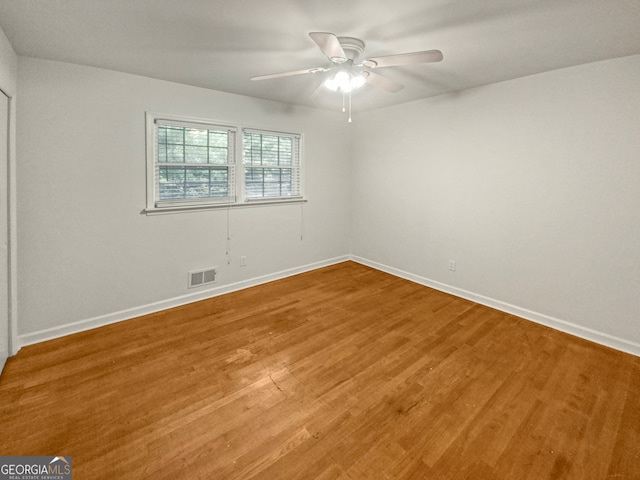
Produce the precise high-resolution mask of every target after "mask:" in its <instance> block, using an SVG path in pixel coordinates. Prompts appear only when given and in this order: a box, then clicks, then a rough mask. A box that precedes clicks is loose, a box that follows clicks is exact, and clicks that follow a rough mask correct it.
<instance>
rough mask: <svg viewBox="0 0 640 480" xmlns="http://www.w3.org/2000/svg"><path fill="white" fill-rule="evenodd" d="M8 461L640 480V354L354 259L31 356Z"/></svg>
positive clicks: (242, 471) (20, 377)
mask: <svg viewBox="0 0 640 480" xmlns="http://www.w3.org/2000/svg"><path fill="white" fill-rule="evenodd" d="M0 425H1V433H0V454H1V455H70V456H72V457H73V466H74V479H76V480H80V479H107V478H109V479H111V478H119V479H146V478H153V479H183V478H184V479H187V478H188V479H194V478H203V479H204V478H206V479H225V480H233V479H238V480H247V479H270V480H272V479H287V480H294V479H301V480H302V479H304V480H309V479H439V480H447V479H456V480H460V479H474V480H478V479H517V480H521V479H535V480H538V479H576V480H577V479H579V480H589V479H593V480H602V479H616V480H621V479H639V478H640V358H637V357H634V356H631V355H627V354H624V353H621V352H617V351H614V350H611V349H608V348H605V347H602V346H598V345H595V344H593V343H590V342H587V341H584V340H580V339H578V338H575V337H571V336H569V335H566V334H563V333H560V332H557V331H554V330H551V329H548V328H546V327H542V326H539V325H536V324H534V323H531V322H528V321H526V320H522V319H519V318H517V317H514V316H511V315H508V314H505V313H501V312H498V311H496V310H492V309H490V308H487V307H483V306H480V305H477V304H474V303H472V302H469V301H466V300H463V299H459V298H456V297H453V296H450V295H447V294H444V293H441V292H438V291H435V290H432V289H429V288H426V287H423V286H420V285H416V284H414V283H411V282H408V281H405V280H402V279H398V278H395V277H393V276H391V275H387V274H384V273H382V272H378V271H375V270H373V269H370V268H367V267H364V266H362V265H358V264H355V263H352V262H345V263H341V264H338V265H334V266H331V267H327V268H323V269H320V270H316V271H313V272H309V273H305V274H302V275H297V276H294V277H290V278H287V279H284V280H280V281H276V282H272V283H269V284H265V285H261V286H258V287H254V288H250V289H247V290H243V291H240V292H236V293H231V294H228V295H224V296H220V297H216V298H213V299H210V300H206V301H202V302H198V303H194V304H191V305H187V306H184V307H180V308H175V309H172V310H168V311H165V312H161V313H157V314H153V315H148V316H145V317H141V318H138V319H134V320H129V321H126V322H122V323H118V324H114V325H110V326H106V327H102V328H99V329H95V330H91V331H87V332H83V333H79V334H75V335H71V336H68V337H65V338H61V339H57V340H52V341H49V342H44V343H40V344H37V345H32V346H29V347H25V348H24V349H22V350H21V351H20V352H19V354H18V355H17V356H15V357H13V358H11V359H10V360H9V362H8V363H7V366H6V367H5V373H4V374H3V375H2V377H1V378H0Z"/></svg>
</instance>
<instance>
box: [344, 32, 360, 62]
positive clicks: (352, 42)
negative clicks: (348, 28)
mask: <svg viewBox="0 0 640 480" xmlns="http://www.w3.org/2000/svg"><path fill="white" fill-rule="evenodd" d="M338 41H339V42H340V46H341V47H342V50H344V53H345V55H346V56H347V61H349V60H350V61H351V62H352V63H357V62H358V60H359V59H360V57H361V56H362V54H363V53H364V42H363V41H362V40H360V39H359V38H354V37H338Z"/></svg>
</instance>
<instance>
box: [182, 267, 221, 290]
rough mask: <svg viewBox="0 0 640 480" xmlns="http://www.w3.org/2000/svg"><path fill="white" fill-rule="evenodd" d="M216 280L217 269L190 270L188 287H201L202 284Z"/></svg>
mask: <svg viewBox="0 0 640 480" xmlns="http://www.w3.org/2000/svg"><path fill="white" fill-rule="evenodd" d="M215 281H216V269H215V268H209V269H207V270H199V271H197V272H189V277H188V284H187V286H188V288H194V287H200V286H202V285H208V284H210V283H215Z"/></svg>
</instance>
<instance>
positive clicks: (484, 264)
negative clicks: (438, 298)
mask: <svg viewBox="0 0 640 480" xmlns="http://www.w3.org/2000/svg"><path fill="white" fill-rule="evenodd" d="M639 78H640V56H632V57H626V58H621V59H616V60H610V61H605V62H599V63H594V64H589V65H583V66H579V67H573V68H567V69H563V70H558V71H553V72H548V73H545V74H541V75H536V76H531V77H527V78H521V79H518V80H513V81H509V82H504V83H500V84H495V85H490V86H486V87H481V88H477V89H473V90H468V91H464V92H460V93H457V94H452V95H445V96H440V97H436V98H431V99H427V100H423V101H418V102H413V103H409V104H404V105H399V106H395V107H390V108H385V109H382V110H378V111H374V112H367V113H366V114H364V113H363V114H359V115H358V116H357V117H356V118H355V119H354V128H355V129H356V134H355V138H354V147H353V148H354V153H353V172H352V177H353V187H354V191H353V197H352V253H353V254H354V255H356V256H358V257H360V258H361V259H362V260H363V261H366V262H368V263H371V264H373V265H376V266H378V267H379V268H385V269H387V270H389V271H394V272H395V273H399V274H401V275H405V276H407V277H409V278H413V279H415V280H418V281H423V282H424V283H426V284H433V285H435V286H438V287H439V288H443V289H445V290H450V291H453V292H455V293H458V294H461V295H463V296H468V297H470V298H474V299H476V300H480V301H483V302H484V303H487V304H491V305H494V306H497V307H498V308H502V309H504V310H507V311H513V312H515V313H518V314H521V315H523V316H526V317H528V318H531V319H534V320H538V321H541V322H543V323H548V324H550V325H553V326H555V327H557V328H561V329H564V330H567V331H570V332H572V333H576V334H578V335H581V336H584V337H587V338H592V339H595V340H598V341H601V342H604V343H609V344H611V345H614V346H617V347H619V348H622V349H626V350H629V351H634V352H635V353H636V354H640V317H639V313H638V312H640V243H639V240H640V113H639V112H640V82H639V81H638V79H639ZM450 259H452V260H455V261H456V262H457V270H456V271H455V272H451V271H448V260H450ZM565 322H567V323H565ZM610 336H611V337H610Z"/></svg>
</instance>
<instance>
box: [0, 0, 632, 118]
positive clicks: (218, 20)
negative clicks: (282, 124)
mask: <svg viewBox="0 0 640 480" xmlns="http://www.w3.org/2000/svg"><path fill="white" fill-rule="evenodd" d="M0 27H1V28H2V29H3V30H4V32H5V33H6V35H7V37H8V38H9V40H10V42H11V44H12V45H13V47H14V49H15V50H16V52H17V53H18V54H19V55H25V56H32V57H38V58H44V59H52V60H60V61H64V62H71V63H78V64H83V65H92V66H96V67H103V68H108V69H111V70H117V71H121V72H128V73H134V74H139V75H145V76H148V77H153V78H158V79H164V80H170V81H174V82H179V83H184V84H188V85H195V86H199V87H204V88H210V89H214V90H220V91H224V92H230V93H238V94H242V95H249V96H252V97H259V98H265V99H270V100H276V101H280V102H286V103H292V104H300V105H310V106H316V107H322V108H332V109H337V108H340V106H341V105H342V99H341V95H340V94H336V93H332V92H329V91H327V90H324V89H320V90H319V91H316V89H317V87H318V85H319V84H320V82H321V77H320V74H309V75H302V76H295V77H287V78H280V79H273V80H266V81H261V82H254V81H251V80H249V78H250V77H251V76H254V75H261V74H267V73H274V72H282V71H288V70H298V69H304V68H310V67H316V66H329V65H330V62H329V61H328V60H327V59H326V57H325V56H324V55H323V54H322V52H321V51H320V50H319V48H318V47H317V45H316V44H315V43H314V42H313V41H312V40H311V39H310V38H309V36H308V32H312V31H325V32H332V33H335V34H336V35H338V36H353V37H357V38H360V39H362V40H364V42H365V43H366V47H365V56H381V55H388V54H394V53H404V52H413V51H419V50H430V49H438V50H441V51H442V52H443V54H444V60H443V61H442V62H441V63H436V64H426V65H413V66H405V67H394V68H386V69H380V70H376V73H381V74H384V75H385V76H388V77H390V78H393V79H394V80H397V81H399V82H401V83H403V84H404V85H405V89H404V90H402V91H401V92H399V93H387V92H385V91H381V90H379V89H376V88H375V87H372V86H369V85H367V86H365V87H363V88H362V89H361V90H359V91H357V92H356V93H355V94H354V99H353V102H354V110H355V111H362V110H366V109H371V108H379V107H382V106H387V105H391V104H396V103H402V102H407V101H412V100H417V99H420V98H425V97H429V96H434V95H439V94H442V93H445V92H453V91H459V90H463V89H467V88H470V87H475V86H479V85H485V84H489V83H495V82H500V81H503V80H508V79H512V78H517V77H522V76H526V75H531V74H535V73H540V72H544V71H548V70H554V69H558V68H563V67H567V66H572V65H578V64H582V63H588V62H594V61H598V60H604V59H609V58H615V57H622V56H626V55H632V54H640V0H475V1H473V0H467V1H461V0H350V1H345V0H340V1H338V0H178V1H176V0H171V1H169V0H0ZM314 92H315V94H314Z"/></svg>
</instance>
